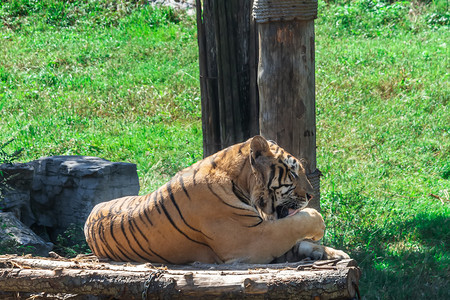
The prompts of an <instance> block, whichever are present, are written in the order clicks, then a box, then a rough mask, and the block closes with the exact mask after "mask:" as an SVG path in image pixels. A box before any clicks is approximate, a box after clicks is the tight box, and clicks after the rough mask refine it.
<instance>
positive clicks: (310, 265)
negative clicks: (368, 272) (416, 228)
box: [0, 256, 360, 299]
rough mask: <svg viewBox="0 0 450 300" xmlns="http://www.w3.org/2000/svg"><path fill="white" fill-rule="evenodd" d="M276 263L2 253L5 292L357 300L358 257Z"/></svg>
mask: <svg viewBox="0 0 450 300" xmlns="http://www.w3.org/2000/svg"><path fill="white" fill-rule="evenodd" d="M270 266H271V265H243V264H241V265H206V264H197V265H195V264H193V265H185V266H154V265H151V264H130V263H111V264H110V263H107V262H96V261H89V262H83V261H74V260H71V261H57V260H48V259H32V258H23V257H11V256H0V291H3V292H28V293H40V292H45V293H68V294H78V295H98V296H100V299H103V298H102V297H104V298H105V299H106V298H107V297H116V298H120V299H141V298H142V292H143V291H146V292H147V299H161V298H168V297H169V298H170V299H199V298H201V299H217V297H220V299H267V298H271V299H351V298H353V297H355V295H356V294H357V286H358V281H359V277H360V271H359V269H358V267H357V266H356V263H355V262H354V261H353V260H340V261H338V260H334V261H317V262H306V263H305V262H300V263H290V264H277V265H274V268H270ZM155 274H158V276H154V275H155ZM152 276H153V277H152ZM146 284H147V286H148V288H146ZM315 297H316V298H315Z"/></svg>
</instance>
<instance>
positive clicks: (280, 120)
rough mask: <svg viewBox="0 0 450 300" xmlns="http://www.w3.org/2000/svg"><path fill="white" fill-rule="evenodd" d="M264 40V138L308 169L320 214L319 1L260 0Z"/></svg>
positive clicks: (261, 39)
mask: <svg viewBox="0 0 450 300" xmlns="http://www.w3.org/2000/svg"><path fill="white" fill-rule="evenodd" d="M253 9H254V17H255V21H256V23H257V31H258V36H259V64H258V89H259V101H260V114H259V126H260V132H261V135H263V136H264V137H266V138H268V139H271V140H274V141H275V142H277V143H278V144H279V145H280V146H281V147H283V148H284V149H286V150H287V151H288V152H290V153H291V154H292V155H294V156H295V157H297V158H304V159H305V160H306V161H307V163H308V166H307V170H306V172H307V175H310V176H309V177H311V180H312V181H313V182H312V184H313V186H314V188H315V190H316V194H317V196H316V197H315V198H314V199H313V200H312V201H311V203H310V205H309V206H310V207H313V208H316V209H318V210H320V202H319V201H320V200H319V198H320V197H319V190H320V187H319V177H318V176H319V174H320V173H319V171H316V169H317V166H316V119H315V74H314V71H315V69H314V68H315V49H314V18H315V17H316V16H317V0H301V1H300V0H298V1H295V0H279V1H268V0H255V5H254V8H253Z"/></svg>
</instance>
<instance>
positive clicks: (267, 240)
mask: <svg viewBox="0 0 450 300" xmlns="http://www.w3.org/2000/svg"><path fill="white" fill-rule="evenodd" d="M228 225H229V226H226V227H225V226H221V227H220V228H215V230H218V231H221V232H222V233H223V236H225V237H227V236H228V237H229V236H230V235H232V236H234V238H233V239H224V240H222V241H220V242H219V241H216V242H218V244H215V245H214V247H213V248H214V249H215V250H216V252H217V254H218V255H219V256H220V257H222V258H223V261H224V262H227V263H231V262H245V263H270V262H271V261H273V260H274V259H275V258H276V257H279V256H281V255H283V254H284V253H286V252H287V251H288V250H289V249H291V248H292V247H294V245H295V244H296V243H297V242H299V241H301V240H304V239H311V240H320V239H321V238H322V237H323V234H324V231H325V223H324V221H323V218H322V216H321V215H320V213H319V212H317V211H316V210H315V209H311V208H306V209H304V210H302V211H300V212H298V213H297V214H295V215H292V216H289V217H286V218H283V219H277V220H268V221H264V222H262V223H261V224H259V225H258V226H255V227H252V228H248V229H245V232H244V229H243V227H242V226H239V228H236V227H235V226H232V224H228ZM233 227H234V228H233ZM213 228H214V227H210V229H213ZM225 228H226V229H225ZM226 231H234V232H233V233H231V232H226ZM236 232H239V234H238V235H237V234H236Z"/></svg>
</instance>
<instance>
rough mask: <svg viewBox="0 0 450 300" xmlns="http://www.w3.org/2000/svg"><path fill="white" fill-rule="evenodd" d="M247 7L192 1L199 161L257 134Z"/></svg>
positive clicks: (236, 0)
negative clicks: (200, 141) (198, 93)
mask: <svg viewBox="0 0 450 300" xmlns="http://www.w3.org/2000/svg"><path fill="white" fill-rule="evenodd" d="M252 4H253V1H252V0H245V1H241V0H230V1H219V0H206V1H203V5H201V1H197V27H198V43H199V54H200V84H201V94H202V95H201V97H202V125H203V126H202V129H203V154H204V157H206V156H209V155H211V154H213V153H215V152H217V151H219V150H221V149H223V148H225V147H228V146H230V145H233V144H236V143H239V142H242V141H244V140H246V139H248V138H250V137H252V136H254V135H256V134H258V133H259V128H258V126H259V123H258V108H259V106H258V99H257V97H258V93H257V86H256V55H257V51H256V47H257V43H256V34H255V32H254V31H255V26H254V21H253V19H252V18H251V7H252Z"/></svg>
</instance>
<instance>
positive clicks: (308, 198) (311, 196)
mask: <svg viewBox="0 0 450 300" xmlns="http://www.w3.org/2000/svg"><path fill="white" fill-rule="evenodd" d="M312 198H314V196H313V195H311V194H308V193H306V200H308V201H311V199H312Z"/></svg>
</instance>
